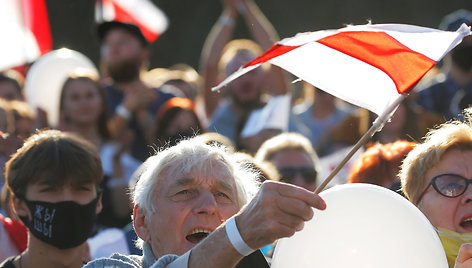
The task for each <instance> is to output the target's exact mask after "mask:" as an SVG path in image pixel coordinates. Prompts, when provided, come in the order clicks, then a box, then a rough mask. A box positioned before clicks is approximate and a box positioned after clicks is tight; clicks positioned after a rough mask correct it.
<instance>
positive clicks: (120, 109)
mask: <svg viewBox="0 0 472 268" xmlns="http://www.w3.org/2000/svg"><path fill="white" fill-rule="evenodd" d="M115 113H116V114H117V115H119V116H121V117H123V118H124V119H126V120H129V119H130V118H131V116H132V114H131V112H130V111H129V110H128V109H126V107H125V106H123V105H122V104H120V105H118V106H116V109H115Z"/></svg>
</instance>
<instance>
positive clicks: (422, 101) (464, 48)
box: [416, 9, 472, 120]
mask: <svg viewBox="0 0 472 268" xmlns="http://www.w3.org/2000/svg"><path fill="white" fill-rule="evenodd" d="M463 23H465V24H467V25H468V26H471V25H472V12H470V11H469V10H465V9H460V10H456V11H454V12H452V13H450V14H448V15H447V16H445V17H444V18H443V19H442V21H441V24H440V25H439V28H440V29H441V30H445V31H456V30H457V29H458V28H459V27H460V26H461V25H462V24H463ZM416 101H417V103H418V104H419V105H420V106H422V107H423V108H424V109H426V110H427V111H429V112H432V113H436V114H438V115H440V116H441V117H443V118H444V119H445V120H450V119H452V118H454V117H456V116H458V115H460V114H461V111H462V109H465V108H467V107H469V105H471V104H472V36H466V37H465V38H464V39H463V40H462V42H461V43H460V44H459V45H457V46H456V47H455V48H454V49H453V50H451V52H449V53H448V54H447V55H446V56H445V57H444V61H443V66H442V70H441V73H439V74H438V75H436V76H435V77H434V79H432V80H431V82H430V83H428V84H425V85H423V86H422V88H419V91H418V92H417V98H416Z"/></svg>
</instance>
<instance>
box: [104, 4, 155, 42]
mask: <svg viewBox="0 0 472 268" xmlns="http://www.w3.org/2000/svg"><path fill="white" fill-rule="evenodd" d="M111 2H112V4H113V7H114V8H115V20H116V21H121V22H129V23H132V24H135V25H137V26H138V27H139V29H140V30H141V32H142V33H143V35H144V37H145V38H146V40H147V41H148V42H150V43H152V42H154V40H156V39H157V38H158V37H159V35H160V33H156V32H153V31H152V30H150V29H149V28H147V27H146V26H145V25H144V24H142V23H140V22H139V21H138V20H136V19H135V18H134V16H133V15H131V14H130V13H129V12H128V11H126V10H125V9H124V8H121V7H120V6H119V5H117V4H116V3H115V2H114V1H111Z"/></svg>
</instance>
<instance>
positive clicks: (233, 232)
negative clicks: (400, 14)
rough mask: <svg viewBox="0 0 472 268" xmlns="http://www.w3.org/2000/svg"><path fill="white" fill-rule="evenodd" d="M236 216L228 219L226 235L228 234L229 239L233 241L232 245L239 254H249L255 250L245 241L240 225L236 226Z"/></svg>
mask: <svg viewBox="0 0 472 268" xmlns="http://www.w3.org/2000/svg"><path fill="white" fill-rule="evenodd" d="M234 217H235V216H233V217H231V218H229V219H228V220H227V221H226V225H225V229H226V235H227V236H228V238H229V241H230V242H231V245H233V247H234V249H236V250H237V251H238V252H239V254H241V255H243V256H247V255H249V254H251V253H252V252H254V249H252V248H250V247H249V246H248V245H247V244H246V242H244V240H243V238H242V237H241V234H240V233H239V230H238V227H237V226H236V220H235V219H234Z"/></svg>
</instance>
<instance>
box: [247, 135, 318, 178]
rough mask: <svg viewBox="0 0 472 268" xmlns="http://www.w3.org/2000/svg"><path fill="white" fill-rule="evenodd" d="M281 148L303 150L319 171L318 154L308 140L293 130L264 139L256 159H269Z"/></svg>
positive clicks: (281, 149)
mask: <svg viewBox="0 0 472 268" xmlns="http://www.w3.org/2000/svg"><path fill="white" fill-rule="evenodd" d="M283 150H300V151H302V152H305V153H306V154H307V155H308V156H310V158H311V159H312V161H313V164H314V166H315V169H316V171H317V172H318V173H319V172H320V167H319V159H318V155H317V154H316V152H315V150H314V149H313V146H312V144H311V142H310V140H309V139H308V138H306V137H305V136H303V135H301V134H299V133H295V132H288V133H282V134H279V135H277V136H274V137H272V138H270V139H268V140H266V141H265V142H264V143H262V145H261V147H259V149H258V150H257V153H256V155H255V158H256V159H257V160H258V161H271V160H272V158H273V157H274V156H275V155H276V154H277V153H278V152H280V151H283Z"/></svg>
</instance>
